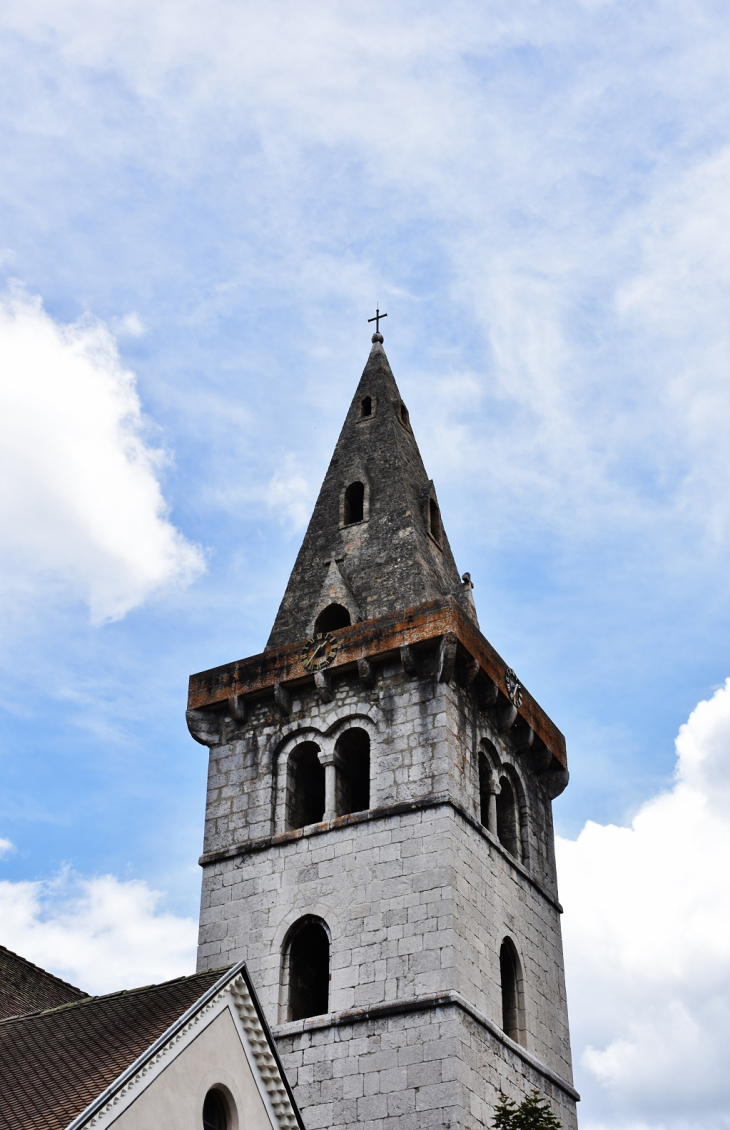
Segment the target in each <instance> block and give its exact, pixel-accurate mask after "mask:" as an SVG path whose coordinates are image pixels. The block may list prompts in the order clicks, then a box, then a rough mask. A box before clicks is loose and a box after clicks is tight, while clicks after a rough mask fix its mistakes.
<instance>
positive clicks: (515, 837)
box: [497, 776, 522, 859]
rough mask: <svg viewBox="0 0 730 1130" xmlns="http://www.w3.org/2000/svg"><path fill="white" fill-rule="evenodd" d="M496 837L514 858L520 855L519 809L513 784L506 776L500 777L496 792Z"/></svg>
mask: <svg viewBox="0 0 730 1130" xmlns="http://www.w3.org/2000/svg"><path fill="white" fill-rule="evenodd" d="M497 838H498V839H499V842H500V843H501V845H502V847H504V848H506V849H507V851H508V852H509V853H510V855H513V856H514V857H515V859H519V858H520V857H521V855H522V851H521V846H522V845H521V839H522V836H521V829H520V810H519V806H518V804H517V795H516V793H515V789H514V786H513V784H512V782H511V781H510V779H509V777H506V776H505V777H502V778H500V782H499V792H498V793H497Z"/></svg>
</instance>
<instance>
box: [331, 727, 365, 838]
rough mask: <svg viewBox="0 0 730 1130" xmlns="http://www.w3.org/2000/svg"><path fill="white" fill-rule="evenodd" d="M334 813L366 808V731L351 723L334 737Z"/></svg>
mask: <svg viewBox="0 0 730 1130" xmlns="http://www.w3.org/2000/svg"><path fill="white" fill-rule="evenodd" d="M336 748H337V753H338V754H339V759H338V766H337V815H338V816H347V815H349V813H351V812H365V811H366V810H367V809H368V808H370V735H369V734H368V732H367V730H361V729H360V728H359V727H353V728H352V729H351V730H345V732H344V734H342V735H341V737H340V738H339V739H338V741H337V747H336Z"/></svg>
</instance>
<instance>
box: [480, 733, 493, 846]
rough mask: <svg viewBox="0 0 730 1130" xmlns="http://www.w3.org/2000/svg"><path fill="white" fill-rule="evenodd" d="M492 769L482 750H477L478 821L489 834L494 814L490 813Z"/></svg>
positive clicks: (491, 829)
mask: <svg viewBox="0 0 730 1130" xmlns="http://www.w3.org/2000/svg"><path fill="white" fill-rule="evenodd" d="M493 791H494V790H493V788H492V767H491V765H490V764H489V760H488V758H487V755H486V754H485V753H484V750H481V749H480V750H479V820H480V822H481V823H482V825H483V826H484V827H485V828H488V829H489V831H490V832H493V831H494V830H495V829H494V827H493V824H494V820H495V814H494V812H491V813H490V807H491V804H492V794H493Z"/></svg>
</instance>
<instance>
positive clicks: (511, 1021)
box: [499, 938, 525, 1046]
mask: <svg viewBox="0 0 730 1130" xmlns="http://www.w3.org/2000/svg"><path fill="white" fill-rule="evenodd" d="M499 975H500V981H501V985H502V1031H503V1032H504V1033H505V1035H507V1036H509V1038H510V1039H511V1040H514V1041H515V1042H516V1043H518V1044H522V1045H523V1046H524V1044H525V1005H524V987H523V983H522V967H521V965H520V959H519V957H518V956H517V950H516V949H515V944H514V942H513V941H512V939H511V938H505V939H504V941H503V942H502V947H501V949H500V951H499Z"/></svg>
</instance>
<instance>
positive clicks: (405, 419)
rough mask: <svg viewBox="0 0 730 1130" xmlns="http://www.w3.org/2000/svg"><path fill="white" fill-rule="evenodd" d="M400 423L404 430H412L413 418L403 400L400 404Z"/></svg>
mask: <svg viewBox="0 0 730 1130" xmlns="http://www.w3.org/2000/svg"><path fill="white" fill-rule="evenodd" d="M400 422H401V424H402V425H403V427H404V428H408V430H409V431H410V430H411V418H410V416H409V415H408V409H407V408H406V406H405V404H404V403H403V401H402V400H401V402H400Z"/></svg>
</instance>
